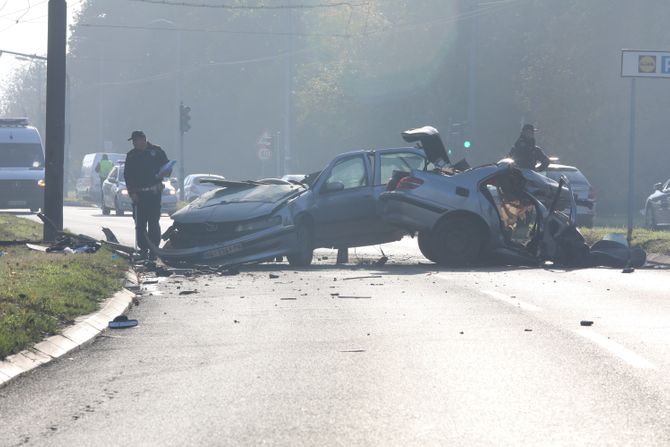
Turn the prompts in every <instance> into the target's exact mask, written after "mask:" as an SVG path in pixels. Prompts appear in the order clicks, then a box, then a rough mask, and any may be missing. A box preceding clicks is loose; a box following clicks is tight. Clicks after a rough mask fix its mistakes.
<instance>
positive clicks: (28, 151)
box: [0, 143, 44, 168]
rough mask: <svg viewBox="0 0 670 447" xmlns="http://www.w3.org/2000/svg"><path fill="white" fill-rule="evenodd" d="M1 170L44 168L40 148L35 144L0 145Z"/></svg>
mask: <svg viewBox="0 0 670 447" xmlns="http://www.w3.org/2000/svg"><path fill="white" fill-rule="evenodd" d="M0 167H1V168H37V167H44V154H43V153H42V146H41V145H40V144H36V143H3V144H0Z"/></svg>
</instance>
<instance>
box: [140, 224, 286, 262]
mask: <svg viewBox="0 0 670 447" xmlns="http://www.w3.org/2000/svg"><path fill="white" fill-rule="evenodd" d="M297 243H298V240H297V233H296V229H295V226H293V225H290V226H277V227H273V228H268V229H267V230H262V231H258V232H256V233H252V234H249V235H246V236H243V237H240V238H237V239H233V240H230V241H226V242H222V243H218V244H210V245H203V246H198V247H193V248H183V249H171V248H158V247H156V246H154V245H152V244H150V247H151V251H152V252H153V253H154V254H155V255H156V256H158V257H159V258H160V259H161V260H162V261H163V262H165V263H166V264H168V265H192V264H198V265H219V266H233V265H240V264H248V263H254V262H262V261H265V260H268V259H272V258H275V257H277V256H285V255H288V254H290V253H293V252H295V251H296V249H297Z"/></svg>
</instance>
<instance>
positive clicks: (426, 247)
mask: <svg viewBox="0 0 670 447" xmlns="http://www.w3.org/2000/svg"><path fill="white" fill-rule="evenodd" d="M417 242H418V243H419V250H420V251H421V254H422V255H423V256H424V257H425V258H426V259H428V260H429V261H432V262H435V263H437V262H438V256H437V254H436V253H435V251H436V250H435V239H434V238H433V233H431V232H430V231H420V232H419V235H418V236H417Z"/></svg>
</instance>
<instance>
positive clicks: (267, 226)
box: [152, 148, 426, 266]
mask: <svg viewBox="0 0 670 447" xmlns="http://www.w3.org/2000/svg"><path fill="white" fill-rule="evenodd" d="M425 163H426V160H425V156H424V153H423V151H422V150H420V149H417V148H399V149H381V150H376V151H356V152H349V153H346V154H342V155H340V156H338V157H336V158H335V159H334V160H333V161H331V163H330V164H329V165H328V166H327V167H326V168H325V169H324V170H323V171H321V172H320V173H319V174H318V176H310V177H316V178H315V180H314V181H313V182H311V183H309V186H308V185H307V184H299V183H292V182H288V181H285V180H280V179H264V180H261V181H247V182H228V181H220V182H214V183H215V184H218V185H219V186H221V187H222V188H220V189H217V190H214V191H210V192H208V193H205V194H204V195H203V196H201V197H200V198H198V199H196V200H194V201H193V202H191V203H190V204H189V205H187V206H186V207H184V208H182V209H181V210H179V211H178V212H177V213H175V214H174V215H173V216H172V219H173V220H174V224H173V225H172V226H171V227H170V228H169V229H168V230H167V231H166V232H165V234H164V235H163V237H164V239H165V240H167V242H166V245H165V247H163V248H162V249H160V248H158V247H152V249H153V250H154V252H155V253H156V254H157V255H158V256H159V257H160V258H161V259H162V260H163V261H165V262H166V263H168V264H173V265H174V264H181V263H188V264H216V265H234V264H243V263H248V262H259V261H263V260H267V259H273V258H276V257H280V256H286V257H287V258H288V260H289V262H290V263H291V264H292V265H298V266H304V265H308V264H310V263H311V261H312V252H313V250H314V249H315V248H319V247H329V248H330V247H332V248H338V249H339V248H348V247H358V246H364V245H374V244H382V243H386V242H392V241H396V240H400V239H401V238H402V237H403V236H404V235H406V234H407V232H406V231H405V230H404V229H402V228H399V227H396V226H393V225H391V224H389V223H386V222H384V221H382V219H381V218H380V215H379V213H378V208H377V203H378V201H377V199H378V197H379V195H380V194H382V193H383V192H384V191H385V190H386V183H387V181H388V179H389V178H390V177H391V175H392V173H393V171H396V170H399V169H405V170H411V169H414V168H417V169H418V168H421V167H423V166H424V165H425Z"/></svg>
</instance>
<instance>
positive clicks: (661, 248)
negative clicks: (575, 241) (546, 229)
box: [579, 227, 670, 256]
mask: <svg viewBox="0 0 670 447" xmlns="http://www.w3.org/2000/svg"><path fill="white" fill-rule="evenodd" d="M579 231H580V232H581V233H582V234H583V235H584V238H585V239H586V242H587V243H588V244H589V245H591V244H593V243H595V242H596V241H599V240H600V239H602V238H604V237H605V235H607V234H610V233H620V234H624V235H625V234H626V228H625V227H593V228H580V229H579ZM632 244H633V246H637V247H642V248H644V249H645V250H646V251H647V253H659V254H662V255H666V256H670V231H654V230H648V229H645V228H635V229H633V240H632Z"/></svg>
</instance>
